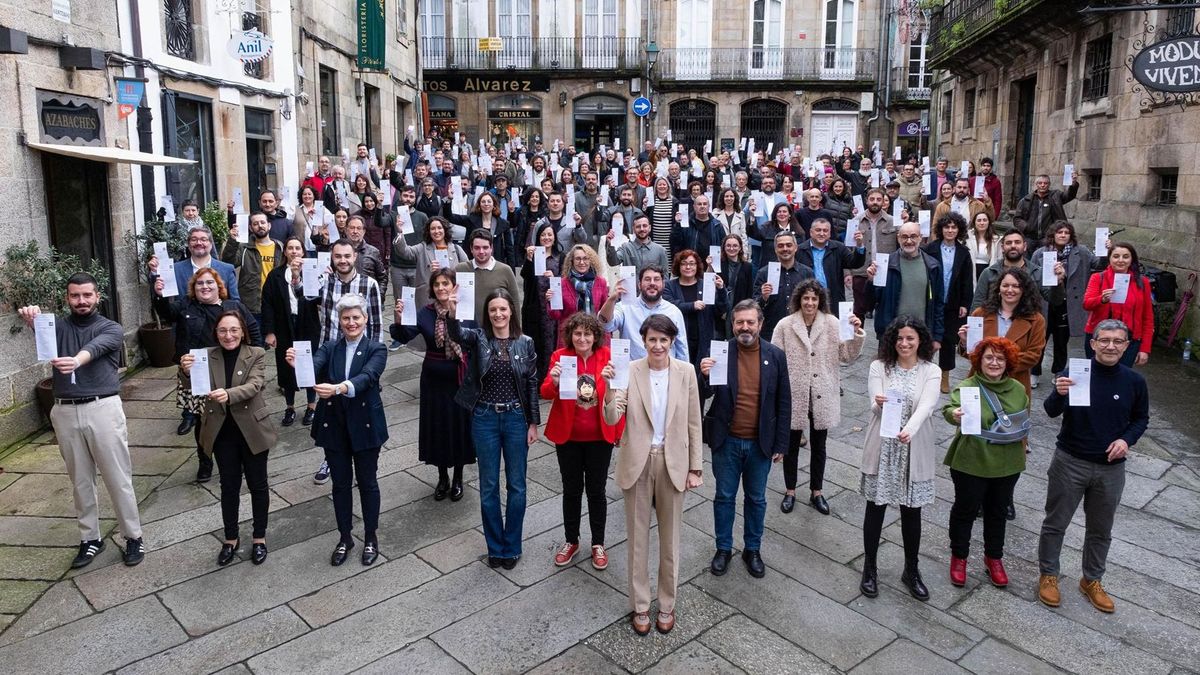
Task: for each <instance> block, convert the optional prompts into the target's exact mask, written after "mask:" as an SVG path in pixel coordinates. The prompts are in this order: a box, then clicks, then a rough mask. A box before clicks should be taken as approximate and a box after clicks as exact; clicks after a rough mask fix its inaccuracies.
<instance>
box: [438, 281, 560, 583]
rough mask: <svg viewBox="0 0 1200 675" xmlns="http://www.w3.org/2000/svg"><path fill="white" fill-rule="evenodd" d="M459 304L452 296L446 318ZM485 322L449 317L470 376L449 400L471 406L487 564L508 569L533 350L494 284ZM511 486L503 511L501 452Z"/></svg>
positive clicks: (531, 393)
mask: <svg viewBox="0 0 1200 675" xmlns="http://www.w3.org/2000/svg"><path fill="white" fill-rule="evenodd" d="M457 304H458V303H457V302H455V301H451V304H450V316H454V313H455V309H456V307H457ZM484 307H485V308H486V310H487V312H486V314H485V315H484V321H483V324H484V327H483V328H482V329H480V328H464V327H463V326H462V325H461V324H460V323H459V322H458V321H457V320H451V321H447V326H446V328H447V332H448V333H449V334H450V339H451V340H453V341H455V342H457V343H458V344H460V345H462V347H463V349H465V350H467V351H468V353H469V357H468V359H467V362H468V364H469V365H468V367H467V375H466V377H465V378H463V382H462V386H461V387H460V388H459V390H458V394H457V395H456V396H455V397H454V400H455V401H456V402H457V403H458V404H459V405H461V406H463V407H464V408H466V409H468V410H470V411H471V437H472V438H474V439H475V456H476V458H477V461H478V463H479V506H480V511H481V512H482V514H483V538H484V540H485V541H486V542H487V548H488V565H490V566H491V567H493V568H494V567H500V566H503V567H504V569H508V570H511V569H512V568H513V567H515V566H516V564H517V561H518V560H520V559H521V530H522V526H523V525H524V521H525V463H526V459H527V457H528V455H529V446H530V445H532V444H533V443H535V442H536V441H537V438H538V434H537V428H538V425H539V424H540V423H541V411H540V410H539V408H538V385H539V384H540V383H539V382H538V379H537V354H535V353H534V349H533V340H531V339H530V338H529V336H527V335H522V334H521V319H520V316H519V314H518V313H517V312H516V302H515V301H514V300H513V298H512V296H511V295H509V294H508V291H505V290H504V289H496V290H494V291H492V292H491V293H489V294H488V296H487V298H486V299H485V300H484ZM502 456H503V458H504V478H505V483H506V485H507V488H508V501H507V506H508V512H507V518H505V515H506V514H503V513H501V510H500V458H501V457H502Z"/></svg>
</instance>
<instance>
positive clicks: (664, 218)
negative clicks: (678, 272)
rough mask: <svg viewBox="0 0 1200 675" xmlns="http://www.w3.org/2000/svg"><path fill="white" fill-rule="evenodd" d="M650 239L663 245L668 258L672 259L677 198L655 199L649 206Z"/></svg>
mask: <svg viewBox="0 0 1200 675" xmlns="http://www.w3.org/2000/svg"><path fill="white" fill-rule="evenodd" d="M648 211H650V213H649V214H648V215H649V216H650V240H651V241H653V242H654V243H656V244H658V245H659V246H661V247H663V249H664V250H666V252H667V260H670V259H671V256H672V255H673V252H672V251H671V233H672V232H673V231H674V230H675V198H674V197H672V198H671V199H670V201H666V200H664V201H661V202H660V201H658V200H657V199H656V200H655V201H654V206H651V207H649V209H648Z"/></svg>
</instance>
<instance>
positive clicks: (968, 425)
mask: <svg viewBox="0 0 1200 675" xmlns="http://www.w3.org/2000/svg"><path fill="white" fill-rule="evenodd" d="M958 396H959V407H960V408H962V411H963V416H962V420H960V421H959V425H960V426H959V429H961V430H962V433H963V435H964V436H978V435H979V434H981V433H983V408H982V407H981V405H980V400H979V387H959V389H958Z"/></svg>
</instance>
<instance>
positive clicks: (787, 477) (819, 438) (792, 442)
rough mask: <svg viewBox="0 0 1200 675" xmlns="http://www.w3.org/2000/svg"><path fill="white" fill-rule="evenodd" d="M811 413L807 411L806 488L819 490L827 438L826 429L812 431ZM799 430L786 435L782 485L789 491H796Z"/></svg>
mask: <svg viewBox="0 0 1200 675" xmlns="http://www.w3.org/2000/svg"><path fill="white" fill-rule="evenodd" d="M812 425H813V418H812V411H811V410H810V411H808V452H809V456H810V459H809V464H808V488H809V490H813V491H815V490H821V489H823V488H824V485H825V441H826V440H827V439H828V438H829V430H828V429H813V428H812ZM803 433H804V432H803V431H802V430H800V429H792V431H791V433H790V434H789V435H788V451H787V454H786V455H784V456H783V485H784V487H786V488H787V489H789V490H795V489H796V477H797V474H798V473H799V471H800V436H801V435H803Z"/></svg>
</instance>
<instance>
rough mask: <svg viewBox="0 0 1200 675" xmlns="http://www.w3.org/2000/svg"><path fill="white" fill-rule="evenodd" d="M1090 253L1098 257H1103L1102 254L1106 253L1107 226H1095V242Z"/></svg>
mask: <svg viewBox="0 0 1200 675" xmlns="http://www.w3.org/2000/svg"><path fill="white" fill-rule="evenodd" d="M1092 253H1095V254H1096V255H1098V256H1100V257H1104V256H1107V255H1108V228H1107V227H1097V228H1096V243H1095V244H1094V246H1093V250H1092Z"/></svg>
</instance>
